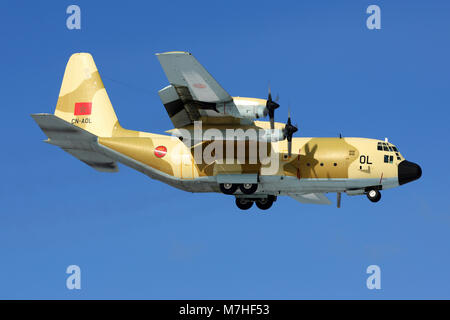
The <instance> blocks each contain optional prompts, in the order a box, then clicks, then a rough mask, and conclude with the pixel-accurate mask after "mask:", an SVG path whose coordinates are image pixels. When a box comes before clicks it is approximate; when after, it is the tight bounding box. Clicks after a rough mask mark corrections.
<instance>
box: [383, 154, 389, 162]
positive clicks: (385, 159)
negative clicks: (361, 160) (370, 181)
mask: <svg viewBox="0 0 450 320" xmlns="http://www.w3.org/2000/svg"><path fill="white" fill-rule="evenodd" d="M384 162H385V163H388V162H389V156H388V155H387V154H385V155H384Z"/></svg>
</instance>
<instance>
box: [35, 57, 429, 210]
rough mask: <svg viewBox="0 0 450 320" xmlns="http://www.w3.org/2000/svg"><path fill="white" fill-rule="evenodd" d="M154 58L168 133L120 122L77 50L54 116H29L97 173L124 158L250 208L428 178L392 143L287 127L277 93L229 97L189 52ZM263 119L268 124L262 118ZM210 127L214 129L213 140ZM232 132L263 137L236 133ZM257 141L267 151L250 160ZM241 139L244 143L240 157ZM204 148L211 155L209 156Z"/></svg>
mask: <svg viewBox="0 0 450 320" xmlns="http://www.w3.org/2000/svg"><path fill="white" fill-rule="evenodd" d="M157 58H158V59H159V62H160V63H161V66H162V68H163V69H164V72H165V74H166V76H167V78H168V80H169V83H170V85H168V86H167V87H165V88H163V89H162V90H160V91H159V96H160V98H161V101H162V103H163V105H164V107H165V108H166V111H167V113H168V115H169V117H170V120H171V121H172V123H173V125H174V129H172V130H169V131H168V133H170V135H161V134H154V133H147V132H140V131H133V130H127V129H124V128H122V127H121V126H120V124H119V122H118V120H117V117H116V114H115V112H114V110H113V107H112V105H111V102H110V100H109V98H108V95H107V93H106V90H105V88H104V86H103V82H102V80H101V78H100V75H99V72H98V70H97V67H96V65H95V63H94V60H93V58H92V56H91V55H90V54H89V53H75V54H73V55H72V56H71V57H70V59H69V62H68V63H67V66H66V70H65V73H64V78H63V81H62V85H61V90H60V93H59V99H58V102H57V104H56V110H55V112H54V114H46V113H40V114H33V115H32V117H33V118H34V120H35V121H36V122H37V124H38V125H39V127H40V128H41V129H42V130H43V132H44V133H45V134H46V135H47V137H48V139H47V140H46V141H45V142H47V143H50V144H53V145H56V146H58V147H60V148H62V149H63V150H64V151H66V152H68V153H70V154H71V155H73V156H74V157H76V158H78V159H79V160H81V161H83V162H85V163H86V164H88V165H89V166H91V167H92V168H94V169H96V170H98V171H102V172H115V171H117V170H118V167H117V163H118V162H120V163H122V164H124V165H126V166H129V167H131V168H134V169H136V170H138V171H140V172H142V173H144V174H146V175H147V176H149V177H150V178H153V179H156V180H159V181H162V182H164V183H167V184H169V185H171V186H173V187H176V188H179V189H181V190H185V191H190V192H221V193H224V194H227V195H233V196H234V197H235V200H236V205H237V206H238V207H239V208H240V209H243V210H245V209H249V208H250V207H252V205H253V204H254V203H255V204H256V206H258V208H260V209H263V210H265V209H269V208H270V207H271V206H272V204H273V202H274V201H276V199H277V196H281V195H286V196H290V197H292V198H294V199H295V200H298V201H299V202H302V203H314V204H330V200H329V199H328V198H327V197H326V196H325V194H326V193H336V194H337V206H338V207H340V202H341V193H342V192H345V193H347V194H348V195H363V194H365V195H367V197H368V198H369V200H370V201H372V202H377V201H379V200H380V198H381V194H380V190H384V189H389V188H393V187H396V186H399V185H403V184H405V183H407V182H410V181H413V180H416V179H418V178H420V176H421V174H422V170H421V168H420V167H419V166H418V165H417V164H415V163H412V162H409V161H407V160H405V158H404V157H403V156H402V155H401V154H400V152H399V150H398V149H397V147H396V146H394V145H393V144H391V143H389V142H388V141H387V139H385V140H384V141H382V140H375V139H366V138H344V137H335V138H293V134H294V133H295V132H297V130H298V129H297V127H296V126H294V125H293V124H292V123H291V119H290V116H288V120H287V123H286V124H282V123H278V122H275V121H274V119H275V110H276V109H277V108H278V107H279V104H278V103H277V101H276V100H277V99H272V95H271V93H270V89H269V94H268V98H267V99H255V98H242V97H232V96H230V95H229V94H228V93H227V92H226V91H225V90H224V89H223V88H222V87H221V86H220V85H219V83H218V82H217V81H216V80H215V79H214V78H213V77H212V76H211V75H210V74H209V73H208V72H207V71H206V70H205V69H204V68H203V66H202V65H200V63H199V62H198V61H197V60H196V59H195V58H194V56H193V55H191V54H190V53H187V52H178V51H176V52H166V53H161V54H157ZM266 116H268V117H269V121H257V120H255V119H260V118H264V117H266ZM199 127H200V129H198V128H199ZM211 129H212V130H215V131H214V132H215V134H214V135H210V136H206V131H208V130H211ZM229 130H234V131H239V130H240V131H241V133H242V131H244V130H245V131H251V130H254V131H255V132H259V133H261V132H262V134H256V135H249V136H247V135H245V134H244V137H243V138H242V137H240V138H239V137H237V136H236V138H235V137H234V136H233V138H229V136H228V135H226V134H225V132H228V131H229ZM196 134H197V137H196ZM199 134H200V135H199ZM220 134H223V136H222V137H220ZM192 135H193V136H194V138H193V137H192ZM217 142H218V144H217ZM230 142H231V144H228V143H230ZM251 142H257V143H258V145H257V148H256V149H258V152H260V151H261V150H263V151H264V152H266V153H265V154H266V156H264V157H259V158H258V156H257V157H256V160H255V157H251V156H250V151H251V150H250V149H251V146H254V144H251ZM238 144H240V145H243V150H244V156H243V157H242V153H241V158H239V157H238V154H239V150H238ZM212 145H214V147H211V146H212ZM223 145H226V146H227V149H226V152H222V155H221V156H222V157H223V154H224V153H225V154H226V157H227V159H226V160H227V161H221V159H220V158H219V157H216V156H217V155H218V154H219V153H220V152H219V149H218V148H217V147H218V146H221V147H222V146H223ZM230 145H231V148H228V147H229V146H230ZM208 148H209V149H208ZM197 151H199V154H200V156H199V157H196V153H197ZM247 151H248V154H247V153H246V152H247ZM205 152H206V154H207V155H209V156H212V157H213V160H212V161H209V162H207V161H204V159H205V157H204V154H203V155H202V153H205ZM258 154H259V153H258ZM230 158H231V161H228V160H230ZM267 159H269V161H266V160H267ZM263 160H264V161H263Z"/></svg>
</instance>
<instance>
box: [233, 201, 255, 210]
mask: <svg viewBox="0 0 450 320" xmlns="http://www.w3.org/2000/svg"><path fill="white" fill-rule="evenodd" d="M236 205H237V206H238V208H239V209H241V210H248V209H250V208H251V207H252V206H253V200H250V199H245V198H236Z"/></svg>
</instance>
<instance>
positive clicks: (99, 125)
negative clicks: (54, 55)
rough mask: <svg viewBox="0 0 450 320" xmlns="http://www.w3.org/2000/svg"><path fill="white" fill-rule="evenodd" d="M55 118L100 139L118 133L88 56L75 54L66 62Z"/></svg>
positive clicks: (115, 122) (115, 121) (101, 86)
mask: <svg viewBox="0 0 450 320" xmlns="http://www.w3.org/2000/svg"><path fill="white" fill-rule="evenodd" d="M55 115H56V116H57V117H59V118H61V119H63V120H65V121H67V122H69V123H71V124H73V125H75V126H77V127H80V128H83V129H85V130H87V131H89V132H90V133H92V134H95V135H96V136H99V137H111V136H113V133H114V131H116V130H118V129H120V125H119V122H118V120H117V116H116V114H115V112H114V109H113V107H112V105H111V101H110V100H109V97H108V94H107V93H106V90H105V87H104V86H103V82H102V79H101V78H100V75H99V73H98V70H97V67H96V65H95V62H94V59H93V58H92V56H91V55H90V54H89V53H75V54H73V55H72V56H71V57H70V59H69V62H67V66H66V71H65V73H64V78H63V81H62V85H61V90H60V92H59V98H58V103H57V104H56V110H55Z"/></svg>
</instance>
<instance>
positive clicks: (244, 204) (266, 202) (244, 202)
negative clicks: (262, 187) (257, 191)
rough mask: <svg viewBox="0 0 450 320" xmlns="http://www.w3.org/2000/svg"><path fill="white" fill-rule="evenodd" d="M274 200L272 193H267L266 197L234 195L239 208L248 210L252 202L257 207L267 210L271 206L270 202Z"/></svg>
mask: <svg viewBox="0 0 450 320" xmlns="http://www.w3.org/2000/svg"><path fill="white" fill-rule="evenodd" d="M276 200H277V198H276V197H275V196H272V195H268V196H267V197H266V198H254V199H252V198H240V197H236V205H237V207H238V208H239V209H241V210H248V209H250V208H251V207H252V206H253V203H255V204H256V206H257V207H258V208H259V209H261V210H267V209H269V208H270V207H271V206H272V204H273V203H274V201H276Z"/></svg>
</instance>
